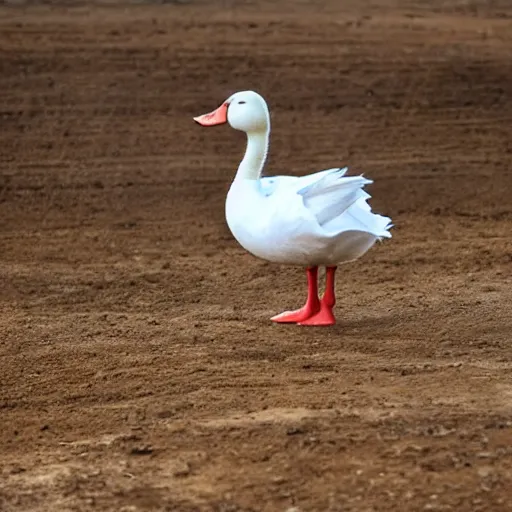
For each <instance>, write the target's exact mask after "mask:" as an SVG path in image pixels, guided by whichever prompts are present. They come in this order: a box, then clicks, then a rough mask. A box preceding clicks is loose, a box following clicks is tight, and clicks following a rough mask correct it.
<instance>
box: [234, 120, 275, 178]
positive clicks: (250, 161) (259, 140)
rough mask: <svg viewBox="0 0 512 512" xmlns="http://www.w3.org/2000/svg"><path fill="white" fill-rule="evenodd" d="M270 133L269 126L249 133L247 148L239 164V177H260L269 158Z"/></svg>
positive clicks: (237, 175)
mask: <svg viewBox="0 0 512 512" xmlns="http://www.w3.org/2000/svg"><path fill="white" fill-rule="evenodd" d="M269 135H270V129H269V128H267V129H266V130H265V131H261V132H248V133H247V149H246V150H245V155H244V158H243V160H242V161H241V162H240V165H239V166H238V171H237V173H236V178H237V179H245V180H257V179H259V178H260V176H261V171H262V170H263V166H264V165H265V160H266V158H267V152H268V141H269Z"/></svg>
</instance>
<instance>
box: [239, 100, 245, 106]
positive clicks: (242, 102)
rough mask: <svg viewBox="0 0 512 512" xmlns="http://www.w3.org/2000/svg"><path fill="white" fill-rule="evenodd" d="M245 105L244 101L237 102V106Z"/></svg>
mask: <svg viewBox="0 0 512 512" xmlns="http://www.w3.org/2000/svg"><path fill="white" fill-rule="evenodd" d="M245 103H246V102H245V101H239V102H238V104H239V105H245Z"/></svg>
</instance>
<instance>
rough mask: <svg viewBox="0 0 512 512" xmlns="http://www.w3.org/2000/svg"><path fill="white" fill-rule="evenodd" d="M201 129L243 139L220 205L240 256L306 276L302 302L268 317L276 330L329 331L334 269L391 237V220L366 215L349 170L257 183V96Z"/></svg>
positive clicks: (206, 118)
mask: <svg viewBox="0 0 512 512" xmlns="http://www.w3.org/2000/svg"><path fill="white" fill-rule="evenodd" d="M194 120H195V121H196V122H197V123H199V124H200V125H202V126H215V125H219V124H224V123H226V122H227V123H229V124H230V125H231V127H232V128H234V129H236V130H241V131H243V132H246V134H247V149H246V152H245V156H244V158H243V160H242V162H241V163H240V166H239V167H238V171H237V173H236V176H235V179H234V181H233V183H232V185H231V188H230V190H229V193H228V195H227V199H226V220H227V223H228V226H229V228H230V230H231V232H232V234H233V236H234V237H235V238H236V240H237V241H238V242H239V243H240V245H242V247H243V248H244V249H246V250H247V251H249V252H250V253H252V254H253V255H254V256H257V257H259V258H262V259H265V260H268V261H271V262H275V263H284V264H291V265H301V266H304V267H306V269H307V277H308V297H307V301H306V304H305V305H304V307H302V308H301V309H298V310H296V311H286V312H284V313H281V314H279V315H276V316H274V317H272V319H271V320H273V321H274V322H280V323H298V324H301V325H332V324H334V323H335V322H336V321H335V318H334V314H333V311H332V310H333V307H334V304H335V290H334V274H335V272H336V267H337V265H338V264H341V263H346V262H349V261H353V260H355V259H357V258H359V257H360V256H362V255H363V254H364V253H365V252H366V251H367V250H368V249H370V247H372V245H373V244H374V243H375V242H376V241H377V240H380V239H382V238H389V237H391V234H390V233H389V231H388V230H389V229H390V227H391V223H390V222H391V219H389V218H388V217H383V216H381V215H376V214H374V213H372V212H371V209H370V206H369V205H368V204H367V202H366V201H367V199H368V198H369V197H370V195H369V194H367V193H366V192H364V191H363V190H362V188H363V187H364V185H367V184H369V183H372V181H370V180H368V179H366V178H363V176H345V173H346V171H347V168H343V169H340V168H336V169H328V170H326V171H321V172H317V173H315V174H310V175H307V176H302V177H294V176H273V177H268V178H262V177H261V172H262V170H263V165H264V163H265V159H266V156H267V150H268V144H269V134H270V115H269V111H268V107H267V104H266V102H265V100H264V99H263V98H262V97H261V96H260V95H259V94H257V93H256V92H253V91H243V92H237V93H235V94H233V95H232V96H231V97H230V98H228V99H227V100H226V101H225V102H224V103H223V104H222V105H221V106H220V107H219V108H217V109H216V110H214V111H213V112H210V113H209V114H204V115H202V116H198V117H195V118H194ZM320 265H321V266H325V267H326V284H325V293H324V295H323V297H322V299H321V300H320V299H319V297H318V266H320Z"/></svg>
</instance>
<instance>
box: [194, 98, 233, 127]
mask: <svg viewBox="0 0 512 512" xmlns="http://www.w3.org/2000/svg"><path fill="white" fill-rule="evenodd" d="M194 121H195V122H196V123H199V124H200V125H201V126H216V125H218V124H224V123H227V122H228V104H227V103H223V104H222V105H221V106H220V107H219V108H218V109H216V110H214V111H213V112H210V113H209V114H203V115H202V116H197V117H194Z"/></svg>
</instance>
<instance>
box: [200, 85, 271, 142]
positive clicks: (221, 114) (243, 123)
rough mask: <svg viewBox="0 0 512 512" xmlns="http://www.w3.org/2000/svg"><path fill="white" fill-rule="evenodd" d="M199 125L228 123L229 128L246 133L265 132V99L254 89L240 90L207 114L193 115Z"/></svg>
mask: <svg viewBox="0 0 512 512" xmlns="http://www.w3.org/2000/svg"><path fill="white" fill-rule="evenodd" d="M194 121H195V122H196V123H199V124H200V125H201V126H217V125H220V124H224V123H229V125H230V126H231V128H234V129H235V130H240V131H243V132H246V133H254V132H266V131H268V129H269V125H270V116H269V111H268V107H267V103H266V102H265V100H264V99H263V98H262V97H261V96H260V95H259V94H258V93H257V92H254V91H241V92H237V93H235V94H233V95H232V96H230V97H229V98H228V99H227V100H226V101H225V102H224V103H223V104H222V105H221V106H220V107H219V108H217V109H215V110H214V111H213V112H210V113H209V114H204V115H202V116H198V117H194Z"/></svg>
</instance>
